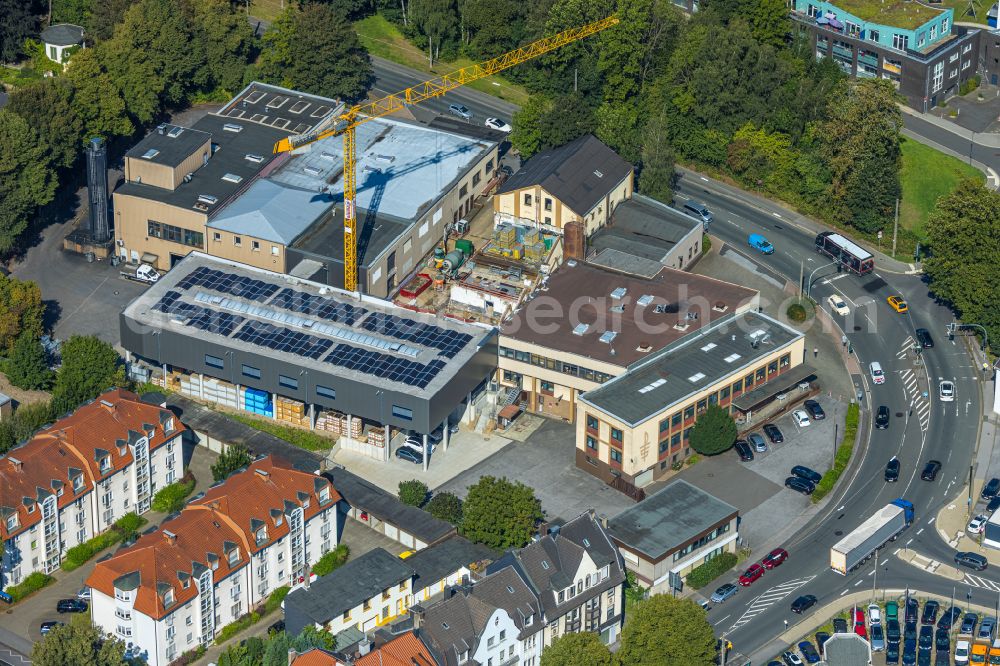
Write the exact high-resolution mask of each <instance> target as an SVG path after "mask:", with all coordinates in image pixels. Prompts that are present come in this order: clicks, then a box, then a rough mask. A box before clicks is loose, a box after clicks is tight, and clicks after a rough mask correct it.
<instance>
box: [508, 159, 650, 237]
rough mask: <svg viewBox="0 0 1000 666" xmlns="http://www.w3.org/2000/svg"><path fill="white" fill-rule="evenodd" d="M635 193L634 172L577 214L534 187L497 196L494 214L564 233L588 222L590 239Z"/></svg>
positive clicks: (586, 227)
mask: <svg viewBox="0 0 1000 666" xmlns="http://www.w3.org/2000/svg"><path fill="white" fill-rule="evenodd" d="M632 192H633V172H631V171H630V172H629V174H628V175H627V176H626V177H625V178H623V179H622V180H621V181H620V182H618V183H617V184H615V186H614V187H611V188H609V189H608V191H607V193H606V194H605V195H604V196H603V197H602V198H601V199H600V201H598V202H597V204H595V205H594V206H593V207H592V208H591V209H590V210H586V211H575V210H573V209H571V208H570V207H569V206H567V205H566V204H564V203H563V202H562V201H560V200H559V199H558V198H557V197H555V196H554V195H552V194H550V193H549V192H547V191H545V190H544V189H543V188H542V187H541V186H540V185H532V186H530V187H524V188H521V189H518V190H512V191H510V192H504V193H502V194H497V195H496V196H495V197H493V212H494V214H495V216H496V218H497V219H498V220H499V221H501V222H515V223H520V224H526V223H530V224H534V225H536V226H538V227H540V228H541V229H542V230H543V231H549V232H554V233H560V234H561V233H562V230H563V227H564V226H565V224H566V223H567V222H572V221H579V222H584V229H585V232H586V234H587V235H588V236H590V235H591V234H593V233H594V232H595V231H597V230H598V229H600V228H601V227H604V226H606V225H607V223H608V219H609V218H610V216H611V212H612V211H613V210H614V209H615V206H617V205H618V204H619V203H621V202H622V201H625V200H626V199H630V198H631V197H632Z"/></svg>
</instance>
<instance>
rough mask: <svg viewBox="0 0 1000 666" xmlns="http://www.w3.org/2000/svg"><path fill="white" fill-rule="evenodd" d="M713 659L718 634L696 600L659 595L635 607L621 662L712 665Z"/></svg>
mask: <svg viewBox="0 0 1000 666" xmlns="http://www.w3.org/2000/svg"><path fill="white" fill-rule="evenodd" d="M714 659H715V633H714V632H713V631H712V625H710V624H709V623H708V619H707V618H706V617H705V611H704V610H703V609H702V608H701V607H700V606H698V604H696V603H695V602H694V601H692V600H690V599H674V598H673V597H671V596H669V595H665V594H657V595H655V596H652V597H650V598H649V599H647V600H645V601H641V602H639V603H637V604H636V605H635V606H633V608H632V614H631V617H630V618H629V621H628V622H626V623H625V628H624V629H623V630H622V647H621V650H619V651H618V661H619V663H621V664H628V665H629V666H663V665H664V664H684V665H685V666H710V665H711V664H713V663H714Z"/></svg>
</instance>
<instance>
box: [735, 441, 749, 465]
mask: <svg viewBox="0 0 1000 666" xmlns="http://www.w3.org/2000/svg"><path fill="white" fill-rule="evenodd" d="M733 448H734V449H736V454H737V455H738V456H739V457H740V460H742V461H743V462H751V461H752V460H753V449H752V448H750V445H749V444H747V442H746V441H745V440H742V439H738V440H736V443H735V444H733Z"/></svg>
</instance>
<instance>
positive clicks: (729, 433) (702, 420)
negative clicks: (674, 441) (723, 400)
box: [691, 405, 736, 456]
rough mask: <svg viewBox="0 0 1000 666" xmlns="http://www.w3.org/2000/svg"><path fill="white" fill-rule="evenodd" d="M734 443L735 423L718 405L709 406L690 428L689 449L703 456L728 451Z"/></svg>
mask: <svg viewBox="0 0 1000 666" xmlns="http://www.w3.org/2000/svg"><path fill="white" fill-rule="evenodd" d="M735 442H736V422H735V421H733V417H732V416H730V415H729V412H727V411H726V410H724V409H722V408H721V407H719V406H718V405H709V406H708V409H706V410H705V413H704V414H702V415H701V416H699V417H698V420H697V421H695V422H694V427H692V428H691V448H692V449H694V450H695V451H697V452H698V453H700V454H702V455H704V456H714V455H716V454H719V453H722V452H723V451H728V450H729V449H730V448H732V446H733V444H734V443H735Z"/></svg>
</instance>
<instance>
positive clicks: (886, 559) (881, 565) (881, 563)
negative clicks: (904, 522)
mask: <svg viewBox="0 0 1000 666" xmlns="http://www.w3.org/2000/svg"><path fill="white" fill-rule="evenodd" d="M896 550H899V549H898V548H897V549H896ZM888 561H889V558H888V557H887V558H885V559H884V560H882V561H881V562H879V566H880V567H884V566H885V563H886V562H888Z"/></svg>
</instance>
